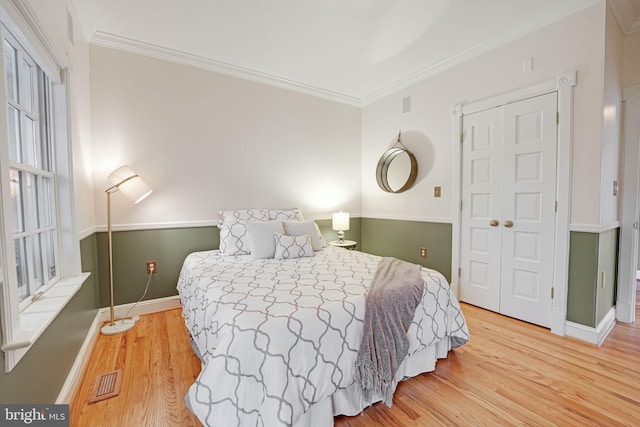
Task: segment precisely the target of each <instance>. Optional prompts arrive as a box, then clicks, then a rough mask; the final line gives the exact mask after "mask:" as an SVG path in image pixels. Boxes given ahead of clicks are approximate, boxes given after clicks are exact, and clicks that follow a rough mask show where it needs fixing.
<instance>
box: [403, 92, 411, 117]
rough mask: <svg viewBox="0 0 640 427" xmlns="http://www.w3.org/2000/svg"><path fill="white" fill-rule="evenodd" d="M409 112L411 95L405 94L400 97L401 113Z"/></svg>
mask: <svg viewBox="0 0 640 427" xmlns="http://www.w3.org/2000/svg"><path fill="white" fill-rule="evenodd" d="M410 112H411V97H410V96H405V97H404V98H402V114H407V113H410Z"/></svg>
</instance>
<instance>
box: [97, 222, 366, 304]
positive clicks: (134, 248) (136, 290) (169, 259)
mask: <svg viewBox="0 0 640 427" xmlns="http://www.w3.org/2000/svg"><path fill="white" fill-rule="evenodd" d="M316 223H317V224H318V227H319V228H320V231H321V232H322V234H323V236H324V237H325V238H326V239H327V240H335V239H337V234H336V232H335V231H333V230H331V220H317V221H316ZM350 228H351V229H350V230H349V231H347V232H346V233H345V238H346V239H349V240H356V241H358V242H359V241H360V229H361V224H360V219H359V218H352V219H351V223H350ZM112 240H113V280H114V281H113V288H114V300H115V305H120V304H126V303H131V302H135V301H137V300H138V299H139V298H140V297H141V296H142V294H143V292H144V288H145V286H146V284H147V280H148V275H147V270H146V265H147V261H155V262H156V263H157V265H158V272H157V273H156V274H154V275H153V278H152V281H151V284H150V286H149V290H148V292H147V295H146V297H145V299H146V300H150V299H155V298H162V297H168V296H173V295H177V293H178V292H177V290H176V285H177V283H178V276H179V274H180V269H181V268H182V263H183V261H184V259H185V257H186V256H187V255H188V254H190V253H191V252H195V251H204V250H211V249H217V248H218V247H219V245H220V232H219V230H218V228H217V227H215V226H211V227H194V228H172V229H160V230H139V231H119V232H114V233H112ZM97 241H98V259H99V261H98V265H99V275H98V277H99V280H100V306H101V307H107V306H109V267H108V259H109V256H108V254H109V252H108V244H107V233H104V232H103V233H97Z"/></svg>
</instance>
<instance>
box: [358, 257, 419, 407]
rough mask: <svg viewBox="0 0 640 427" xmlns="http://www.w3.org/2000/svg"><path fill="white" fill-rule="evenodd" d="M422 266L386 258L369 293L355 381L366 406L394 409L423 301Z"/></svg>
mask: <svg viewBox="0 0 640 427" xmlns="http://www.w3.org/2000/svg"><path fill="white" fill-rule="evenodd" d="M423 291H424V282H423V280H422V278H421V277H420V266H419V265H417V264H410V263H408V262H405V261H400V260H398V259H395V258H382V260H381V261H380V263H379V264H378V268H377V270H376V273H375V275H374V277H373V280H372V282H371V287H370V288H369V291H368V292H367V296H366V302H365V315H364V326H363V331H362V341H361V343H360V350H359V352H358V358H357V359H356V370H355V379H356V383H357V384H358V387H359V388H360V390H361V391H362V399H363V401H364V402H371V399H372V397H373V396H375V395H379V396H381V397H382V400H383V402H384V403H385V404H386V405H387V406H391V405H392V403H393V402H392V400H393V393H394V392H395V390H396V386H397V381H396V380H395V376H396V372H397V370H398V367H399V366H400V364H401V363H402V361H403V360H404V358H405V357H406V355H407V352H408V351H409V338H408V337H407V330H408V329H409V326H410V325H411V322H412V321H413V318H414V316H415V312H416V308H417V307H418V304H419V303H420V300H421V299H422V293H423Z"/></svg>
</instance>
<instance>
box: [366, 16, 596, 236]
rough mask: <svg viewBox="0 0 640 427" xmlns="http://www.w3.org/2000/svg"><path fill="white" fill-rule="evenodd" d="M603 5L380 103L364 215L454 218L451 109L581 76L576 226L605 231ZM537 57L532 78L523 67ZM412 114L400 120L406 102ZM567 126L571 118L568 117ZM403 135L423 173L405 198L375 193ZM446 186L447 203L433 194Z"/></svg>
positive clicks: (370, 141)
mask: <svg viewBox="0 0 640 427" xmlns="http://www.w3.org/2000/svg"><path fill="white" fill-rule="evenodd" d="M605 7H606V6H605V5H604V4H597V5H595V6H593V7H591V8H588V9H585V10H583V11H580V12H578V13H577V14H574V15H572V16H570V17H567V18H566V19H564V20H562V21H560V22H557V23H555V24H552V25H550V26H548V27H545V28H543V29H541V30H539V31H537V32H535V33H532V34H529V35H527V36H525V37H522V38H521V39H519V40H516V41H514V42H511V43H509V44H507V45H505V46H502V47H500V48H497V49H496V50H494V51H491V52H489V53H487V54H484V55H481V56H479V57H476V58H474V59H472V60H470V61H468V62H466V63H464V64H461V65H459V66H456V67H454V68H451V69H449V70H446V71H444V72H442V73H439V74H437V75H434V76H432V77H429V78H425V79H424V80H422V81H420V82H418V83H416V84H414V85H412V86H410V87H408V88H407V89H404V90H402V91H399V92H398V93H396V94H393V95H390V96H388V97H387V98H385V99H382V100H380V101H377V102H374V103H372V104H370V105H368V106H366V107H365V108H363V112H362V151H363V153H362V173H363V175H362V192H363V196H362V198H363V201H362V208H363V214H364V215H366V216H376V217H379V216H382V217H384V216H391V217H407V218H411V217H418V218H425V219H431V218H433V219H438V218H444V219H448V220H449V221H450V220H451V218H452V209H453V203H452V199H451V194H452V178H453V177H452V173H451V171H452V168H453V161H454V159H453V157H452V156H453V151H452V144H454V142H453V141H454V140H455V138H454V135H453V116H452V108H453V107H454V106H455V105H457V104H459V103H463V102H473V101H477V100H481V99H485V98H489V97H492V96H495V95H498V94H502V93H505V92H509V91H514V90H517V89H520V88H524V87H527V86H530V85H534V84H536V83H539V82H544V81H548V80H552V79H555V78H556V77H557V76H558V75H560V74H562V73H564V72H566V71H570V70H576V72H577V85H576V86H575V89H574V129H573V139H574V141H573V161H572V165H565V167H572V203H571V212H572V217H571V221H572V223H576V224H599V221H600V218H599V216H600V204H599V198H598V197H594V193H595V194H596V195H597V193H599V191H598V189H599V188H600V186H601V167H602V165H601V160H602V156H601V151H602V138H603V115H602V114H603V113H602V110H603V79H604V66H603V62H604V48H605V46H604V34H605ZM526 58H533V66H534V69H533V72H531V73H523V72H522V61H523V60H524V59H526ZM405 96H411V102H412V107H413V111H412V112H411V113H409V114H402V98H403V97H405ZM565 119H566V118H565ZM561 120H562V118H561ZM398 129H402V130H404V131H405V132H406V133H407V134H408V133H409V132H411V133H413V134H414V135H415V140H414V141H410V140H407V143H408V145H409V148H410V149H412V150H414V151H416V155H417V157H418V162H419V164H420V168H421V170H422V173H423V174H426V175H425V176H423V177H422V179H421V180H420V181H419V182H418V183H417V185H416V186H415V187H414V188H412V189H411V190H409V191H407V192H406V193H404V194H400V195H397V194H386V193H383V192H382V191H381V190H380V189H379V188H378V186H377V184H376V180H375V167H376V164H377V161H378V159H379V157H380V155H381V154H382V152H383V151H384V150H385V149H386V148H387V147H388V146H389V145H390V144H391V143H392V141H393V138H394V136H395V135H396V134H397V132H398ZM434 186H442V197H441V198H434V197H433V187H434Z"/></svg>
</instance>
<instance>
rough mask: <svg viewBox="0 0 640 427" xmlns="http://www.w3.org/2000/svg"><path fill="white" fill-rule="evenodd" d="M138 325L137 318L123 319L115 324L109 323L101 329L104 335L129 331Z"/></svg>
mask: <svg viewBox="0 0 640 427" xmlns="http://www.w3.org/2000/svg"><path fill="white" fill-rule="evenodd" d="M135 325H136V322H135V320H132V319H121V320H116V321H115V322H113V325H112V324H110V323H107V324H106V325H104V326H103V327H102V329H100V332H102V335H117V334H121V333H123V332H127V331H128V330H129V329H131V328H133V327H134V326H135Z"/></svg>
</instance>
